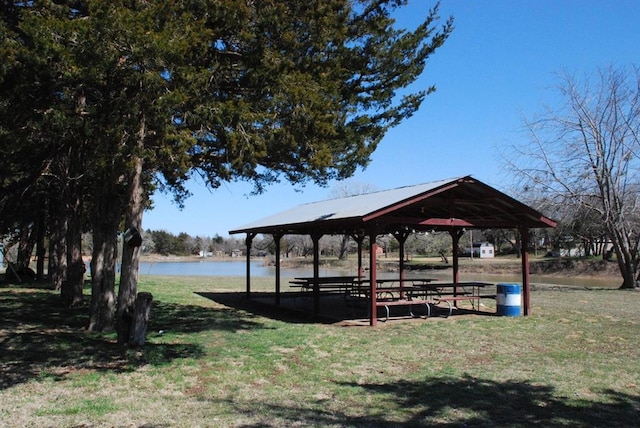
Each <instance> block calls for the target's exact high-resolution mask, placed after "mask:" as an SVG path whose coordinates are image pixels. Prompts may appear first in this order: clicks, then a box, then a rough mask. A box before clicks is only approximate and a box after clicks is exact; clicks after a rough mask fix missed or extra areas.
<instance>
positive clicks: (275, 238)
mask: <svg viewBox="0 0 640 428" xmlns="http://www.w3.org/2000/svg"><path fill="white" fill-rule="evenodd" d="M282 236H283V235H282V234H281V233H274V234H273V242H274V244H275V247H276V255H275V257H276V306H280V240H281V239H282Z"/></svg>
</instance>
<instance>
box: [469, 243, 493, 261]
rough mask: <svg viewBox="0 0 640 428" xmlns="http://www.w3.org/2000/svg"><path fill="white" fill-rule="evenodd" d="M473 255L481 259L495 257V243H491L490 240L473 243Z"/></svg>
mask: <svg viewBox="0 0 640 428" xmlns="http://www.w3.org/2000/svg"><path fill="white" fill-rule="evenodd" d="M473 257H479V258H481V259H490V258H493V257H495V254H494V249H493V244H490V243H489V242H483V243H479V244H473Z"/></svg>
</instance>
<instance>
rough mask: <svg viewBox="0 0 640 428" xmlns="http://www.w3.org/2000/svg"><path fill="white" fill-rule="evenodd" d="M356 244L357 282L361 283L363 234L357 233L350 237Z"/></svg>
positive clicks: (362, 274) (362, 272) (362, 273)
mask: <svg viewBox="0 0 640 428" xmlns="http://www.w3.org/2000/svg"><path fill="white" fill-rule="evenodd" d="M351 237H352V238H353V239H354V241H356V243H357V244H358V281H362V278H363V277H364V267H363V266H362V243H363V242H364V238H365V235H364V233H357V234H354V235H352V236H351Z"/></svg>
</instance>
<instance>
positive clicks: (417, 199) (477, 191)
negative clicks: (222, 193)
mask: <svg viewBox="0 0 640 428" xmlns="http://www.w3.org/2000/svg"><path fill="white" fill-rule="evenodd" d="M555 225H556V223H555V222H554V221H553V220H550V219H548V218H547V217H545V216H544V215H542V214H541V213H539V212H538V211H536V210H535V209H533V208H531V207H529V206H527V205H525V204H523V203H521V202H519V201H517V200H515V199H513V198H512V197H510V196H508V195H506V194H504V193H502V192H500V191H498V190H496V189H494V188H493V187H491V186H488V185H486V184H484V183H482V182H480V181H479V180H476V179H474V178H472V177H471V176H465V177H458V178H453V179H447V180H440V181H434V182H430V183H424V184H418V185H414V186H405V187H399V188H396V189H390V190H384V191H379V192H372V193H367V194H362V195H356V196H349V197H345V198H337V199H330V200H325V201H320V202H314V203H308V204H303V205H299V206H297V207H294V208H291V209H289V210H286V211H283V212H280V213H278V214H275V215H272V216H269V217H265V218H263V219H261V220H257V221H255V222H253V223H250V224H247V225H245V226H243V227H240V228H238V229H234V230H231V231H230V232H229V233H232V234H233V233H282V234H310V233H332V234H338V233H355V232H356V231H359V230H363V231H365V230H366V231H371V230H374V231H377V232H392V231H396V230H400V229H407V228H411V229H414V230H432V229H435V230H442V229H448V228H451V227H466V228H477V229H491V228H496V229H497V228H517V227H526V228H539V227H555Z"/></svg>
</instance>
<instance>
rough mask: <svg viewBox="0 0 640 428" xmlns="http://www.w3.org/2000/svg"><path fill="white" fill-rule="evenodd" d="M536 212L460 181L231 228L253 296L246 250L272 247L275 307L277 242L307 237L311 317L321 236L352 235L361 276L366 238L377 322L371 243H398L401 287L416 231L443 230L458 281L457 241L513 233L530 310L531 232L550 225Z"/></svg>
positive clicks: (331, 203)
mask: <svg viewBox="0 0 640 428" xmlns="http://www.w3.org/2000/svg"><path fill="white" fill-rule="evenodd" d="M555 226H556V223H555V222H554V221H553V220H551V219H549V218H547V217H545V216H544V215H543V214H541V213H540V212H538V211H537V210H535V209H533V208H531V207H529V206H527V205H525V204H524V203H522V202H519V201H518V200H516V199H514V198H512V197H510V196H508V195H506V194H505V193H503V192H500V191H499V190H497V189H495V188H493V187H491V186H489V185H487V184H485V183H482V182H481V181H479V180H477V179H475V178H473V177H471V176H465V177H458V178H453V179H447V180H440V181H434V182H430V183H424V184H418V185H413V186H405V187H400V188H396V189H391V190H384V191H378V192H372V193H367V194H362V195H356V196H349V197H344V198H336V199H330V200H325V201H320V202H315V203H308V204H303V205H299V206H297V207H294V208H292V209H289V210H286V211H283V212H281V213H278V214H275V215H272V216H269V217H266V218H263V219H261V220H258V221H255V222H253V223H251V224H248V225H245V226H243V227H240V228H238V229H235V230H231V231H229V233H231V234H236V233H245V234H246V239H245V243H246V295H247V298H250V297H251V268H250V257H251V245H252V241H253V239H254V238H255V237H256V236H257V235H258V234H267V235H272V236H273V239H274V243H275V263H276V264H275V277H276V278H275V303H276V305H280V240H281V238H282V237H283V236H285V235H309V236H310V237H311V239H312V242H313V248H314V249H313V277H314V279H315V281H314V288H313V296H314V312H316V313H317V312H318V311H319V301H320V287H319V284H320V277H319V271H320V269H319V259H320V250H319V241H320V238H321V237H322V236H324V235H338V234H339V235H343V234H347V235H349V236H351V237H352V238H353V239H354V240H355V241H356V243H357V244H358V277H359V278H361V276H362V271H363V269H362V252H363V245H362V244H363V242H364V240H365V239H366V238H368V239H369V243H370V245H369V281H368V282H367V284H368V285H369V287H370V291H369V293H368V296H369V302H368V305H370V306H369V308H370V310H369V314H370V320H369V323H370V325H372V326H375V325H376V323H377V315H376V309H377V302H376V295H377V293H376V287H377V282H378V281H377V268H376V267H377V255H378V251H377V250H378V245H377V244H376V238H377V237H378V236H381V235H385V234H392V235H393V236H394V237H395V238H396V239H397V240H398V243H399V248H400V254H399V263H400V266H399V272H400V282H401V283H402V281H403V275H404V258H405V257H404V243H405V241H406V239H407V238H408V237H409V236H410V234H412V233H414V232H430V231H447V232H448V233H449V234H450V235H451V238H452V245H453V259H452V272H453V277H452V281H453V283H454V284H456V283H458V282H459V275H458V243H459V240H460V238H461V236H462V235H463V233H464V232H465V231H466V230H470V229H516V230H518V231H519V234H520V240H521V264H522V300H523V303H522V304H523V314H524V315H525V316H526V315H529V313H530V282H529V256H528V251H527V249H528V247H529V241H530V233H529V231H530V230H531V229H535V228H547V227H555Z"/></svg>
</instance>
